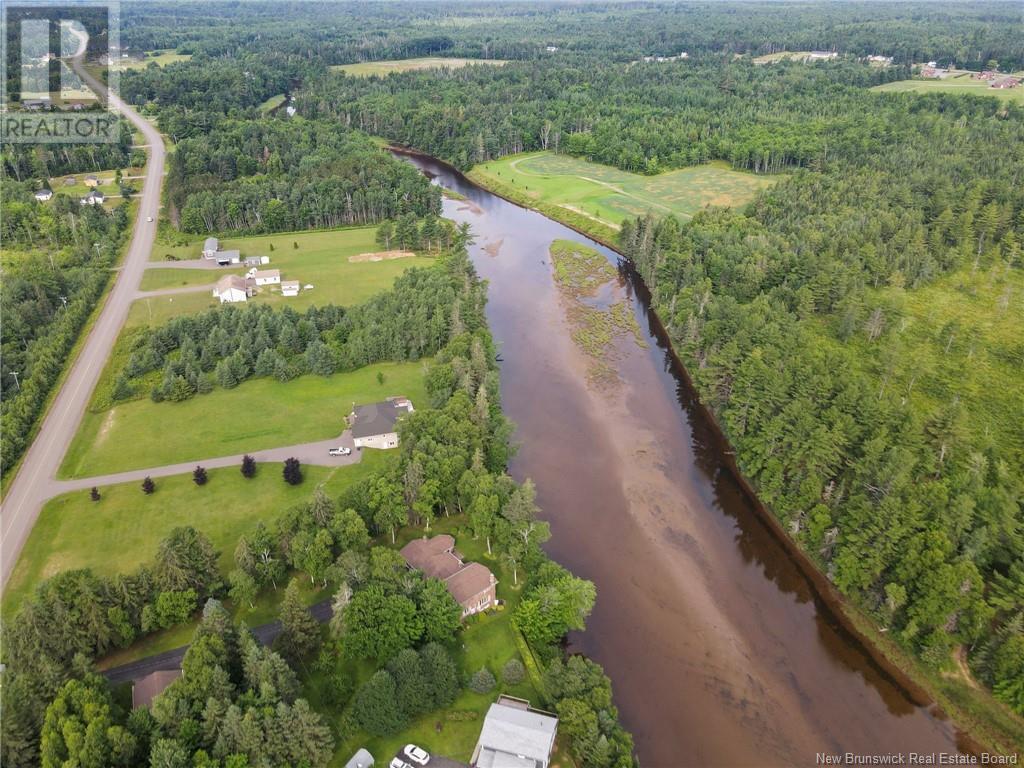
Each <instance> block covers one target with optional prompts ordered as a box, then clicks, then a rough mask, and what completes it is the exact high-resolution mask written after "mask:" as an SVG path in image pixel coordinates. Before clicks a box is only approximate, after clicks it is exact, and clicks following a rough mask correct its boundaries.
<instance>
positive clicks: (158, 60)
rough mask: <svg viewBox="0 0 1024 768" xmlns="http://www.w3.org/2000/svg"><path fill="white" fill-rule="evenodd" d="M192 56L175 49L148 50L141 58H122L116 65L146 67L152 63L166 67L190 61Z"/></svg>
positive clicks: (117, 66)
mask: <svg viewBox="0 0 1024 768" xmlns="http://www.w3.org/2000/svg"><path fill="white" fill-rule="evenodd" d="M191 58H192V54H190V53H175V52H174V51H147V52H146V53H145V55H144V56H143V57H142V58H141V59H131V58H129V59H121V60H120V61H119V62H118V63H117V64H116V65H115V67H116V68H117V69H121V70H125V69H145V68H146V67H148V66H149V65H150V64H156V65H157V66H158V67H166V66H167V65H168V64H175V63H177V62H179V61H188V60H189V59H191Z"/></svg>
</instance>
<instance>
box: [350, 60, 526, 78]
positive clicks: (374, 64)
mask: <svg viewBox="0 0 1024 768" xmlns="http://www.w3.org/2000/svg"><path fill="white" fill-rule="evenodd" d="M505 63H506V62H505V60H504V59H458V58H451V59H449V58H443V57H440V56H425V57H423V58H418V59H398V60H395V61H363V62H360V63H358V64H340V65H336V66H333V67H331V71H333V72H344V73H345V74H348V75H355V76H357V77H369V76H370V75H382V76H383V75H390V74H391V73H392V72H408V71H410V70H414V69H437V68H440V67H448V68H449V69H457V68H459V67H465V66H467V65H478V64H496V65H501V64H505Z"/></svg>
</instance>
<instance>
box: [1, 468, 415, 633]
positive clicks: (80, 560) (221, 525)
mask: <svg viewBox="0 0 1024 768" xmlns="http://www.w3.org/2000/svg"><path fill="white" fill-rule="evenodd" d="M395 458H396V457H395V456H394V454H388V453H387V452H385V451H373V450H366V451H364V456H363V460H362V461H361V462H360V463H358V464H352V465H349V466H346V467H333V468H332V467H305V468H304V469H303V473H304V475H305V480H304V482H303V483H302V484H301V485H298V486H291V485H288V484H287V483H285V482H284V480H282V479H281V468H280V467H279V466H278V465H276V464H262V465H260V467H259V470H258V471H257V473H256V477H254V478H253V479H251V480H247V479H246V478H244V477H242V474H241V472H239V470H238V468H235V467H231V468H224V469H211V470H209V482H208V483H207V484H206V485H204V486H202V487H199V486H196V485H195V484H194V483H193V482H192V476H191V475H176V476H174V477H167V478H160V479H158V480H157V481H156V483H157V490H156V492H155V493H153V494H152V495H151V496H147V495H146V494H144V493H142V491H141V490H140V488H139V484H138V483H124V484H121V485H111V486H106V487H104V488H101V489H100V493H101V494H102V498H101V499H100V501H98V502H94V501H92V500H91V499H90V498H89V492H88V491H76V492H74V493H69V494H65V495H63V496H58V497H57V498H55V499H52V500H50V501H49V502H48V503H47V504H46V505H45V506H44V507H43V510H42V512H41V513H40V515H39V519H38V521H37V522H36V524H35V527H34V528H33V529H32V533H31V535H30V536H29V539H28V541H27V542H26V544H25V547H24V549H23V550H22V552H21V557H20V558H19V559H18V564H17V565H16V566H15V569H14V571H13V573H12V574H11V579H10V582H9V583H8V586H7V589H6V590H5V593H4V599H3V609H4V612H10V611H14V610H16V609H17V607H18V605H20V603H21V601H22V600H23V599H24V598H25V596H26V595H27V594H28V593H29V592H30V591H31V590H32V589H34V588H35V586H36V585H38V584H39V583H40V582H41V581H43V580H44V579H46V578H49V577H50V576H53V575H55V574H56V573H59V572H60V571H65V570H69V569H72V568H92V569H93V570H94V571H96V572H97V573H100V574H105V575H114V574H117V573H126V572H128V571H131V570H134V569H135V568H137V567H138V566H139V565H141V564H142V563H145V562H147V561H149V560H150V559H152V558H153V557H154V555H155V554H156V548H157V545H158V544H159V542H160V540H161V539H162V538H164V537H165V536H166V535H167V534H168V533H169V532H170V531H171V529H173V528H175V527H177V526H180V525H191V526H194V527H195V528H197V529H198V530H200V531H202V532H203V533H205V534H206V535H207V536H209V537H210V541H212V542H213V545H214V546H215V547H216V548H217V549H219V550H220V552H221V558H220V563H221V569H222V570H223V572H224V573H225V574H226V573H227V572H228V571H229V570H230V569H231V568H232V567H233V565H232V563H233V556H234V555H233V553H234V549H235V543H236V542H237V541H238V537H239V536H240V535H241V534H242V533H243V532H244V531H246V530H247V529H248V528H250V527H251V526H252V525H253V524H254V523H255V522H256V521H258V520H268V521H269V520H271V519H273V518H274V516H275V515H276V514H278V513H279V512H281V511H283V510H284V509H287V508H288V507H290V506H292V505H294V504H298V503H299V502H302V501H305V500H306V499H307V498H309V497H310V496H311V495H312V493H313V490H314V489H315V488H316V487H317V486H318V485H319V484H321V483H323V484H324V486H325V489H326V491H327V492H328V494H329V495H336V494H338V493H340V492H341V490H342V489H343V488H345V487H346V486H348V485H349V484H351V483H354V482H356V481H358V480H360V479H362V478H364V477H367V476H368V475H370V474H373V473H374V472H376V471H377V470H378V469H380V468H381V467H383V466H385V465H386V464H387V463H388V462H390V461H393V460H394V459H395ZM247 620H248V619H247ZM250 623H252V622H250ZM187 638H188V635H187V634H186V636H185V639H186V640H187ZM180 644H181V643H176V644H175V645H171V646H168V647H171V648H174V647H176V645H180Z"/></svg>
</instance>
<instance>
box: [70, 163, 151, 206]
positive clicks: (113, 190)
mask: <svg viewBox="0 0 1024 768" xmlns="http://www.w3.org/2000/svg"><path fill="white" fill-rule="evenodd" d="M122 172H123V173H124V176H125V181H127V182H128V184H129V185H130V186H133V187H136V188H141V187H142V179H141V178H131V177H133V176H142V175H143V174H145V173H146V170H145V169H144V168H124V169H123V170H122ZM115 173H116V171H115V170H114V169H109V170H106V171H94V172H90V173H70V174H65V175H63V176H54V177H53V178H52V179H50V188H51V189H52V190H53V194H54V195H61V194H64V195H69V196H71V197H85V196H86V195H87V194H89V190H90V187H87V186H86V185H85V177H86V176H95V177H96V179H97V180H98V181H99V186H98V187H96V189H98V190H99V191H100V192H102V193H103V194H104V195H120V194H121V190H120V189H119V188H118V186H117V184H115V183H114V174H115ZM69 177H70V178H73V179H74V180H75V183H74V184H65V183H64V180H65V179H67V178H69ZM51 202H52V201H51Z"/></svg>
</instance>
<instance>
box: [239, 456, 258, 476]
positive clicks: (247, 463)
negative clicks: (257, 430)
mask: <svg viewBox="0 0 1024 768" xmlns="http://www.w3.org/2000/svg"><path fill="white" fill-rule="evenodd" d="M255 476H256V459H254V458H253V457H252V456H250V455H248V454H246V455H245V456H243V457H242V477H245V478H248V479H252V478H253V477H255Z"/></svg>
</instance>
